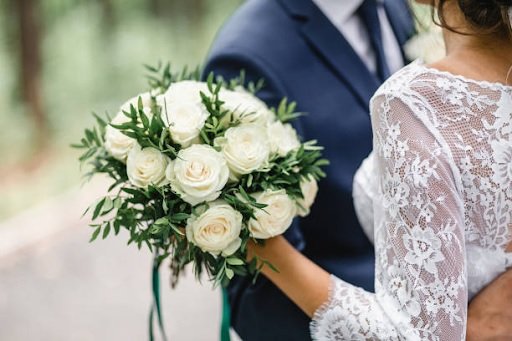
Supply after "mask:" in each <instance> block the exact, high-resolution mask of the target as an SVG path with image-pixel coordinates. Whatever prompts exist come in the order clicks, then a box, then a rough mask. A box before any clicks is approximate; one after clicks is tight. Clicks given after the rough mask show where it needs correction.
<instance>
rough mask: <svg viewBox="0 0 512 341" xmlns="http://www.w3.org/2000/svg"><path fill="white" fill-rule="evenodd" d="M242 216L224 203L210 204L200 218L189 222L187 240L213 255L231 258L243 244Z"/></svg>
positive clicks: (191, 219) (219, 201) (193, 217)
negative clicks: (241, 233) (241, 234)
mask: <svg viewBox="0 0 512 341" xmlns="http://www.w3.org/2000/svg"><path fill="white" fill-rule="evenodd" d="M241 230H242V214H241V213H240V212H238V211H236V210H235V209H233V208H232V207H231V206H230V205H229V204H227V203H226V202H224V201H221V200H218V201H214V202H212V203H210V204H209V208H208V209H207V210H206V211H205V212H203V213H201V214H200V215H199V216H192V217H190V218H189V219H188V221H187V228H186V235H187V239H188V240H189V241H190V242H192V243H193V244H195V245H197V246H198V247H199V248H200V249H201V250H203V251H205V252H210V253H211V254H213V255H219V254H222V255H223V256H225V257H227V256H231V255H232V254H233V253H235V252H236V251H237V250H238V249H239V248H240V245H241V244H242V239H241V238H240V231H241Z"/></svg>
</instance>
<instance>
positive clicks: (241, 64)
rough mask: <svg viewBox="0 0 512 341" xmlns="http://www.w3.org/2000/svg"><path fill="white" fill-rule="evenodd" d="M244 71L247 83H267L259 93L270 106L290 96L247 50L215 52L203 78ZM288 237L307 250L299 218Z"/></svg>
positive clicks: (274, 74) (266, 66)
mask: <svg viewBox="0 0 512 341" xmlns="http://www.w3.org/2000/svg"><path fill="white" fill-rule="evenodd" d="M242 70H243V71H244V73H245V81H246V84H247V83H249V82H254V83H257V82H258V81H259V80H263V81H264V86H263V88H262V89H261V90H260V91H259V92H258V93H257V94H256V95H257V96H258V97H259V98H260V99H261V100H262V101H264V102H265V103H266V104H267V105H268V106H269V107H277V105H279V102H281V100H282V99H283V98H284V97H286V96H287V93H286V89H285V88H284V86H283V85H282V84H281V82H280V81H279V79H280V78H279V75H278V73H277V72H276V71H274V70H273V69H272V68H271V67H270V65H269V63H266V62H265V61H264V60H263V59H262V58H258V57H257V55H256V54H251V53H250V52H246V51H243V52H242V51H238V50H237V49H234V48H231V49H229V48H226V49H223V50H222V51H221V52H220V53H215V52H214V53H213V54H212V55H211V56H210V57H209V59H208V61H207V63H206V66H205V68H204V71H203V75H202V78H203V79H205V78H206V77H208V75H209V74H210V73H211V72H213V73H214V74H215V75H216V76H222V77H223V78H224V79H226V80H230V79H233V78H236V77H238V76H240V72H241V71H242ZM294 126H295V129H296V130H297V132H298V134H299V135H301V132H302V131H301V129H300V124H299V123H298V122H297V123H296V124H294ZM284 236H285V238H286V239H287V240H288V241H289V242H290V243H291V244H292V245H293V246H294V247H295V248H296V249H298V250H300V251H302V250H303V249H304V247H305V241H304V237H303V235H302V232H301V230H300V220H299V219H295V220H294V222H293V224H292V226H291V227H290V228H289V229H288V230H287V231H286V233H285V234H284Z"/></svg>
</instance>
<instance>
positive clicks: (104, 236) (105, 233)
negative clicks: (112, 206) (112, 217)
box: [102, 222, 110, 239]
mask: <svg viewBox="0 0 512 341" xmlns="http://www.w3.org/2000/svg"><path fill="white" fill-rule="evenodd" d="M109 233H110V222H108V223H107V224H106V225H105V228H104V229H103V236H102V237H103V239H105V238H107V236H108V234H109Z"/></svg>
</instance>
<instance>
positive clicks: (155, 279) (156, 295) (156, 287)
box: [149, 255, 167, 341]
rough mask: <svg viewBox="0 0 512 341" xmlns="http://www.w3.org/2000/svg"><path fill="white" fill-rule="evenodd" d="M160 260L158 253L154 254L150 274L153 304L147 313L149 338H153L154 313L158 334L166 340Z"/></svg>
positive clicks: (151, 339)
mask: <svg viewBox="0 0 512 341" xmlns="http://www.w3.org/2000/svg"><path fill="white" fill-rule="evenodd" d="M159 270H160V261H159V260H158V255H155V258H154V260H153V274H152V285H151V287H152V291H153V304H152V305H151V311H150V313H149V340H150V341H153V340H154V332H153V321H154V318H155V313H156V316H157V318H158V326H159V328H160V334H161V335H162V339H163V340H164V341H167V335H166V334H165V328H164V323H163V318H162V310H161V304H160V271H159Z"/></svg>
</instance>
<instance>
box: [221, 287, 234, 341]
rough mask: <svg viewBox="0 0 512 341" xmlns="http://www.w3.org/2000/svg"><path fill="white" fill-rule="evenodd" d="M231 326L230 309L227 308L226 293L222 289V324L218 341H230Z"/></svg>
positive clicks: (224, 289)
mask: <svg viewBox="0 0 512 341" xmlns="http://www.w3.org/2000/svg"><path fill="white" fill-rule="evenodd" d="M230 326H231V308H230V306H229V300H228V291H227V289H226V288H222V322H221V326H220V341H231V338H230V336H229V328H230Z"/></svg>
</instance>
